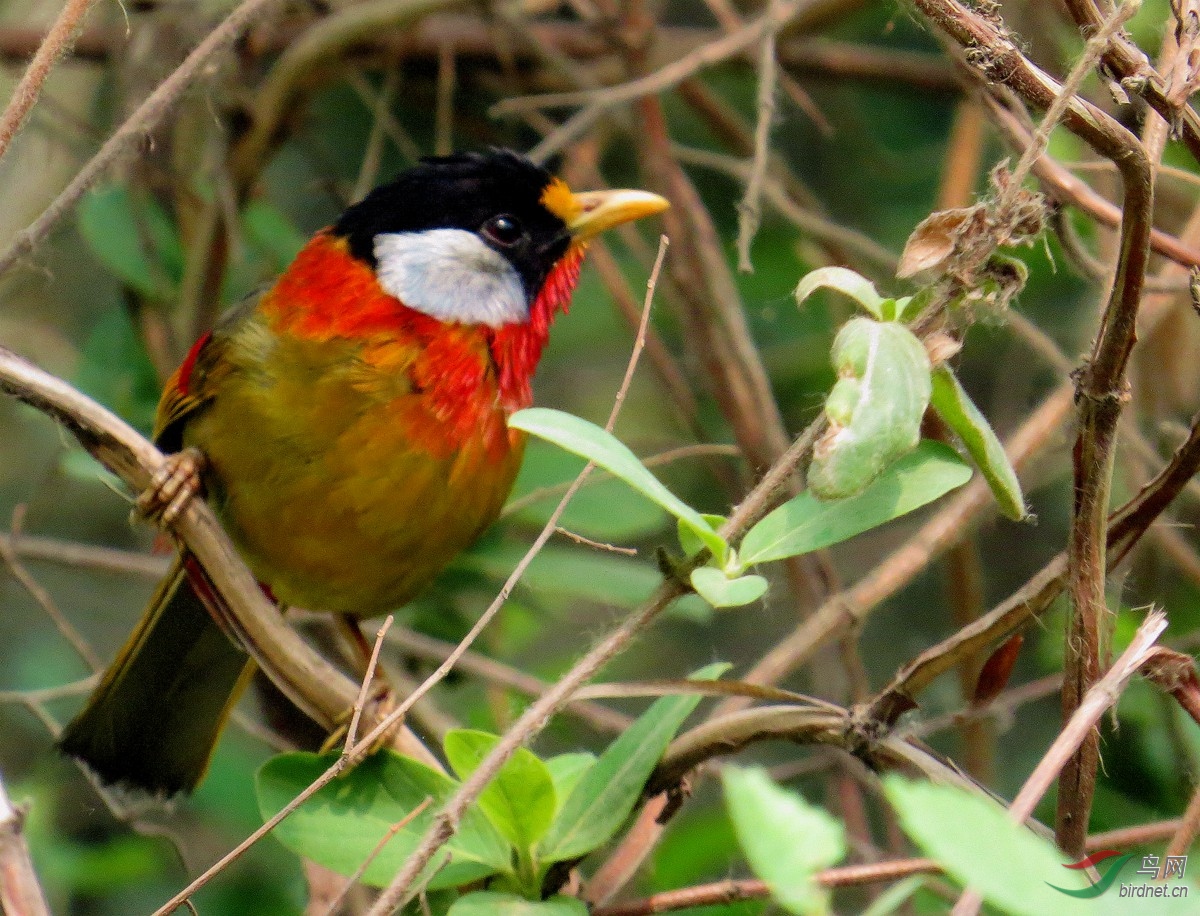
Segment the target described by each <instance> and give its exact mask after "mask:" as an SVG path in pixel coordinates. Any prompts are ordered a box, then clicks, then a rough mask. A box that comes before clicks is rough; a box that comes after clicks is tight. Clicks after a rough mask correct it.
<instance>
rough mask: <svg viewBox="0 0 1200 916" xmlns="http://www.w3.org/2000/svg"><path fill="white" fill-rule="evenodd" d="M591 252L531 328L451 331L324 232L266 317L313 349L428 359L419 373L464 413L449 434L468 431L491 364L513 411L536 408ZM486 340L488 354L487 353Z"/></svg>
mask: <svg viewBox="0 0 1200 916" xmlns="http://www.w3.org/2000/svg"><path fill="white" fill-rule="evenodd" d="M584 250H585V248H584V246H583V245H580V244H576V245H572V246H571V248H569V249H568V250H567V252H566V254H564V255H563V256H562V257H561V258H560V259H559V260H558V262H557V263H556V264H555V265H554V267H553V268H552V269H551V271H550V273H549V274H548V275H547V277H546V280H545V282H544V283H543V284H542V288H541V290H540V291H539V293H538V295H537V297H536V298H535V299H534V302H533V305H532V306H530V309H529V317H528V320H527V321H524V322H520V323H512V324H506V325H503V326H501V327H499V328H492V327H488V326H485V325H453V324H448V323H446V322H443V321H440V320H439V319H437V318H433V317H431V316H429V315H426V314H424V313H423V312H419V311H416V310H415V309H411V308H409V307H408V306H406V305H404V303H402V302H401V301H400V300H399V299H397V298H395V297H394V296H391V295H389V294H388V293H386V292H384V291H383V289H382V288H380V286H379V283H378V281H377V280H376V277H375V272H374V271H373V270H372V269H371V266H370V265H369V264H366V263H364V262H362V261H360V260H358V259H357V258H355V257H353V256H352V255H351V254H350V251H349V248H348V246H347V244H346V241H345V240H344V239H341V238H338V237H336V236H334V235H331V234H329V233H327V232H322V233H318V234H317V235H316V236H315V237H314V238H313V239H312V240H311V241H310V242H309V243H308V244H307V245H306V246H305V247H304V248H303V249H302V250H301V252H300V254H299V255H297V257H296V260H295V261H294V262H293V263H292V265H291V267H289V268H288V270H287V272H286V273H285V274H284V275H283V276H282V277H280V278H279V281H278V282H277V283H276V284H275V286H274V287H273V288H272V289H271V291H270V292H268V293H267V297H266V300H265V301H264V303H263V309H264V312H265V314H266V315H267V316H268V318H269V320H270V321H271V323H272V325H273V326H274V327H275V329H276V330H278V331H281V332H284V333H290V334H295V335H297V336H299V337H303V338H306V339H310V340H330V339H334V338H343V339H351V340H360V341H362V342H363V343H364V345H365V346H366V348H367V353H366V354H365V355H366V356H367V358H368V359H369V360H370V361H375V359H372V358H371V356H370V354H372V353H376V352H378V357H377V358H378V359H379V360H384V359H387V358H388V357H387V355H386V352H385V351H389V350H391V349H392V348H393V347H395V346H400V347H407V348H415V351H416V353H417V354H421V355H416V356H414V358H413V359H412V360H411V362H410V366H411V368H410V372H412V373H413V374H414V375H417V376H426V378H424V379H422V381H424V382H427V383H431V384H433V385H435V386H436V387H437V388H440V389H442V390H443V392H444V393H445V394H446V396H447V397H446V403H445V409H446V410H447V411H448V412H454V413H458V412H460V411H461V412H463V413H464V415H463V416H461V417H450V416H448V417H447V420H449V421H450V425H451V426H457V425H459V424H457V423H455V422H454V421H455V420H462V421H463V426H464V427H466V426H469V425H470V423H471V422H473V419H472V418H471V417H469V416H467V415H465V414H473V413H474V412H475V410H476V409H477V408H478V406H479V404H478V401H477V398H474V397H472V394H475V393H480V394H481V393H482V391H481V390H479V389H482V388H483V387H484V386H485V385H486V384H487V383H486V378H487V376H488V375H489V372H488V370H489V366H488V365H487V359H486V357H487V356H488V355H490V357H491V359H490V362H491V363H492V365H493V366H495V369H496V373H497V375H498V381H497V383H496V384H497V387H498V394H499V399H500V403H501V404H502V406H503V407H504V408H505V410H506V411H508V412H512V411H515V410H520V409H521V408H523V407H528V406H529V405H530V403H531V402H532V391H531V381H532V379H533V374H534V371H535V370H536V369H537V364H538V360H539V359H540V358H541V355H542V351H543V350H544V349H545V346H546V342H547V341H548V340H549V336H550V326H551V324H552V323H553V322H554V319H555V317H556V316H557V315H558V313H559V312H566V310H567V307H568V305H569V304H570V300H571V294H572V292H573V291H574V289H575V285H576V283H577V282H578V280H579V270H580V266H581V264H582V261H583V255H584ZM481 339H482V340H483V341H484V342H485V343H486V347H487V351H488V352H486V353H481V352H480V350H481V347H480V341H481ZM384 342H389V344H385V343H384ZM410 352H411V351H410ZM435 354H436V356H435ZM426 363H427V365H422V364H426ZM435 396H436V394H435ZM493 397H494V395H493ZM464 431H465V429H464Z"/></svg>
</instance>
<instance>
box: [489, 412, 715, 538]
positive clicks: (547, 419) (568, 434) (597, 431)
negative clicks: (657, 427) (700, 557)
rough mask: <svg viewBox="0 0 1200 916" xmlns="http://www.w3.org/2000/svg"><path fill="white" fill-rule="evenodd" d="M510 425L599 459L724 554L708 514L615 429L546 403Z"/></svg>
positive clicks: (511, 420)
mask: <svg viewBox="0 0 1200 916" xmlns="http://www.w3.org/2000/svg"><path fill="white" fill-rule="evenodd" d="M508 425H509V426H510V427H512V428H513V429H521V430H524V431H525V432H527V433H530V434H531V435H534V436H537V437H538V438H540V439H545V440H546V441H547V442H553V443H554V444H555V445H557V446H558V447H559V448H563V449H566V450H567V451H568V452H573V453H574V454H576V455H579V456H581V457H583V458H586V459H588V460H589V461H593V462H595V463H596V465H597V466H598V467H602V468H604V470H606V471H608V472H609V473H610V474H612V475H613V476H614V477H619V478H620V479H621V480H623V481H625V483H627V484H628V485H629V486H631V487H633V489H635V490H637V491H638V492H639V493H641V494H642V495H643V496H645V497H646V498H647V499H650V500H653V501H654V502H655V503H657V504H658V505H660V506H662V508H664V509H666V510H667V511H668V512H670V513H671V514H672V515H674V516H675V517H676V518H678V519H679V520H680V521H682V522H683V523H684V524H686V525H687V526H688V527H689V528H690V529H691V530H692V533H693V534H695V535H696V537H697V538H699V539H700V540H701V541H702V542H703V543H704V545H705V546H706V547H708V549H709V550H711V551H712V553H713V556H716V557H723V555H724V552H725V547H726V545H725V541H724V540H722V539H721V538H720V537H718V536H717V533H716V532H715V531H713V529H712V528H711V527H710V526H709V524H708V522H706V521H705V520H704V517H703V516H701V515H700V513H699V512H697V511H696V510H695V509H693V508H692V507H691V506H689V505H688V504H687V503H685V502H684V501H683V500H681V499H680V498H679V497H678V496H676V495H675V494H674V493H672V492H671V491H670V490H668V489H667V488H666V487H665V486H663V484H662V483H661V482H660V481H659V479H658V478H657V477H655V476H654V475H653V474H651V473H650V471H648V470H647V469H646V466H645V465H643V464H642V463H641V462H640V461H639V460H638V459H637V456H636V455H634V454H633V452H631V451H630V450H629V448H628V447H627V446H626V445H625V444H624V443H622V442H621V441H620V440H619V439H617V438H616V437H615V436H613V435H612V434H611V433H609V432H607V431H606V430H604V429H602V428H601V427H599V426H596V425H595V424H594V423H589V422H588V421H587V420H584V419H581V418H580V417H575V416H572V415H571V414H569V413H563V412H562V411H561V410H550V409H549V408H546V407H530V408H527V409H525V410H519V411H517V412H516V413H515V414H513V415H512V416H511V417H509V418H508Z"/></svg>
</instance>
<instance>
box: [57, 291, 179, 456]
mask: <svg viewBox="0 0 1200 916" xmlns="http://www.w3.org/2000/svg"><path fill="white" fill-rule="evenodd" d="M74 382H75V385H76V387H77V388H79V389H80V390H81V391H83V392H84V394H87V395H90V396H91V397H93V398H95V399H96V400H97V401H99V402H100V403H101V404H103V405H104V406H105V407H108V408H109V409H111V410H113V411H115V412H116V413H118V414H120V415H121V416H122V417H124V418H125V419H126V420H127V421H128V422H130V423H131V424H133V425H134V426H136V427H137V428H138V429H139V430H141V431H142V432H145V433H149V432H150V430H151V429H152V428H153V426H154V412H155V410H156V408H157V406H158V397H159V394H160V387H159V381H158V374H157V373H156V372H155V371H154V365H153V364H152V363H151V362H150V357H149V356H148V355H147V354H146V347H145V345H144V344H143V343H142V341H141V339H140V338H139V337H138V333H137V331H136V330H135V329H134V327H133V324H132V322H131V321H130V320H129V312H128V311H126V310H125V309H123V308H117V309H113V310H111V311H108V312H106V313H105V314H104V315H102V316H101V318H100V320H99V321H97V322H96V324H95V326H94V327H93V328H92V330H91V332H90V333H89V334H88V337H87V340H86V341H85V342H84V344H83V350H82V352H81V354H80V361H79V368H78V369H77V370H76V372H75V377H74ZM93 476H95V475H93Z"/></svg>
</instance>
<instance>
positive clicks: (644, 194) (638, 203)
mask: <svg viewBox="0 0 1200 916" xmlns="http://www.w3.org/2000/svg"><path fill="white" fill-rule="evenodd" d="M542 204H543V205H544V206H545V207H546V209H547V210H549V211H550V212H551V213H553V214H554V215H555V216H557V217H558V218H559V219H561V220H562V221H563V222H564V223H566V224H567V229H568V230H570V232H571V235H572V236H573V237H574V239H575V241H577V242H581V241H586V240H587V239H590V238H591V237H592V236H594V235H599V234H600V233H601V232H603V231H604V230H606V229H611V228H613V227H614V226H619V225H621V224H622V223H627V222H629V221H630V220H635V219H641V218H642V217H643V216H653V215H654V214H655V213H661V212H662V211H663V210H665V209H667V207H669V206H671V204H670V203H669V202H668V201H667V199H666V198H665V197H659V196H658V195H657V194H651V193H650V192H649V191H626V190H614V191H584V192H582V193H579V194H576V193H574V192H573V191H571V190H570V189H569V188H568V187H567V186H566V184H565V183H564V182H562V181H554V182H552V183H551V184H550V186H549V187H547V188H546V191H545V193H543V195H542Z"/></svg>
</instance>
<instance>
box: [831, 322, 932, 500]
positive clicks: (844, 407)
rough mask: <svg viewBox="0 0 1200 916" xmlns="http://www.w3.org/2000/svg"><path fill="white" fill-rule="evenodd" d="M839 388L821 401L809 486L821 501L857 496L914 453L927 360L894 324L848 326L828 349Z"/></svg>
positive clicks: (916, 343) (903, 329)
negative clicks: (821, 424)
mask: <svg viewBox="0 0 1200 916" xmlns="http://www.w3.org/2000/svg"><path fill="white" fill-rule="evenodd" d="M832 359H833V366H834V368H835V369H837V372H838V381H837V383H836V384H835V385H834V386H833V390H832V391H830V392H829V397H828V398H827V399H826V401H825V415H826V417H827V418H828V420H829V428H828V429H827V430H826V432H825V434H824V435H822V436H821V438H820V440H819V441H818V442H817V444H816V445H815V446H814V448H813V460H812V464H811V465H809V469H808V486H809V488H810V489H811V490H812V492H813V493H814V494H815V495H817V496H819V497H821V498H822V499H844V498H845V497H847V496H854V495H855V494H856V493H861V492H862V491H863V490H864V489H865V488H866V487H867V486H868V485H869V484H870V483H871V481H872V480H874V479H875V478H876V477H878V476H879V475H880V474H881V473H882V472H883V470H884V468H886V467H887V466H888V465H889V464H891V463H892V462H893V461H895V460H896V459H897V458H899V457H900V456H901V455H904V454H906V453H907V452H910V451H912V450H913V448H914V447H916V444H917V441H918V439H919V438H920V433H921V417H922V416H924V414H925V408H926V407H927V406H929V394H930V386H931V383H930V378H929V372H930V369H929V357H928V356H927V355H926V353H925V347H924V346H923V345H922V343H921V341H919V340H918V339H917V338H916V336H915V335H914V334H913V333H912V331H910V330H909V329H908V328H906V327H905V326H904V325H902V324H898V323H896V322H894V321H882V322H881V321H872V320H871V319H870V318H854V319H851V320H850V321H848V322H846V324H844V325H843V326H842V329H841V330H840V331H838V335H837V337H836V338H835V339H834V342H833V353H832Z"/></svg>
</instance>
